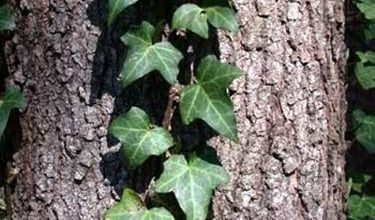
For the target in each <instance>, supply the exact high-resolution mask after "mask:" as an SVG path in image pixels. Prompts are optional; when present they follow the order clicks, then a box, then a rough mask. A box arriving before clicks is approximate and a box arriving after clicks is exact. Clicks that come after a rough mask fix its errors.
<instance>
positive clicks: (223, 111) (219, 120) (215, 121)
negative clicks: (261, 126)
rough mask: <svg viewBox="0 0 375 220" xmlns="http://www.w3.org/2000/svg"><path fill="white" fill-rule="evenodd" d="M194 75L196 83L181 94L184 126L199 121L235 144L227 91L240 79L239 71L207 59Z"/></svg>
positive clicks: (234, 132) (235, 129) (231, 107)
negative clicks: (236, 79)
mask: <svg viewBox="0 0 375 220" xmlns="http://www.w3.org/2000/svg"><path fill="white" fill-rule="evenodd" d="M197 72H198V74H197V83H196V84H195V85H189V86H187V87H185V88H184V89H183V90H182V94H181V102H180V112H181V117H182V120H183V122H184V123H185V124H189V123H190V122H192V121H194V120H195V119H202V120H203V121H205V122H206V123H207V124H208V125H210V126H211V127H212V128H213V129H214V130H215V131H217V132H218V133H219V134H221V135H223V136H224V137H227V138H229V139H231V140H233V141H237V140H238V138H237V128H236V118H235V116H234V113H233V105H232V102H231V100H230V98H229V96H228V94H227V91H226V90H227V87H228V86H229V85H230V83H231V82H232V80H234V79H235V78H237V77H239V76H241V74H242V72H241V70H240V69H238V68H236V67H234V66H232V65H228V64H223V63H221V62H220V61H218V60H217V59H216V57H215V56H212V55H210V56H207V57H206V58H204V59H203V60H202V62H201V63H200V65H199V67H198V70H197Z"/></svg>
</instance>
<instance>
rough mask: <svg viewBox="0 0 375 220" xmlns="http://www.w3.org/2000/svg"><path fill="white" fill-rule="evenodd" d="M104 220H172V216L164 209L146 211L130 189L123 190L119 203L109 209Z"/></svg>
mask: <svg viewBox="0 0 375 220" xmlns="http://www.w3.org/2000/svg"><path fill="white" fill-rule="evenodd" d="M105 219H106V220H125V219H129V220H174V218H173V216H172V214H171V213H170V212H168V210H166V209H165V208H152V209H150V210H148V209H147V208H146V207H145V205H144V203H143V201H142V200H141V198H139V196H138V194H137V193H136V192H134V191H133V190H131V189H125V190H124V192H123V194H122V197H121V200H120V202H119V203H117V204H116V205H114V206H113V207H112V208H110V209H109V210H108V211H107V212H106V214H105Z"/></svg>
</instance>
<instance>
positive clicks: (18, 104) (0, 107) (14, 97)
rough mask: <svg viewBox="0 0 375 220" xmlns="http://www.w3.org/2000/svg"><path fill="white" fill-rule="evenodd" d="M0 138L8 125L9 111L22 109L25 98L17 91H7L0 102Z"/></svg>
mask: <svg viewBox="0 0 375 220" xmlns="http://www.w3.org/2000/svg"><path fill="white" fill-rule="evenodd" d="M0 103H1V104H0V137H1V136H2V135H3V133H4V130H5V127H6V125H7V123H8V118H9V115H10V111H11V110H12V109H15V108H22V107H23V105H24V103H25V98H24V97H23V95H22V93H21V91H20V90H18V89H8V90H6V91H5V94H4V97H3V99H2V100H1V102H0Z"/></svg>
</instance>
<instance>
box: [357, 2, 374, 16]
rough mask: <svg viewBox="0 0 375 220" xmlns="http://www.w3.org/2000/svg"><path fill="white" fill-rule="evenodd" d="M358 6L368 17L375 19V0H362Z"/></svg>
mask: <svg viewBox="0 0 375 220" xmlns="http://www.w3.org/2000/svg"><path fill="white" fill-rule="evenodd" d="M357 7H358V8H359V10H360V11H361V12H362V13H363V14H364V15H365V17H366V18H367V19H369V20H372V19H375V0H360V1H359V2H358V3H357Z"/></svg>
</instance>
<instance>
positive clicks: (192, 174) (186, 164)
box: [156, 155, 229, 220]
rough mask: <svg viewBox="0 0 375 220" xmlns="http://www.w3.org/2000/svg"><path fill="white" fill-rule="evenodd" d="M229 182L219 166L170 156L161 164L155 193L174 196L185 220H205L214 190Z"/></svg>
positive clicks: (194, 156)
mask: <svg viewBox="0 0 375 220" xmlns="http://www.w3.org/2000/svg"><path fill="white" fill-rule="evenodd" d="M228 181H229V176H228V174H227V173H226V172H225V170H224V169H223V168H222V167H220V166H218V165H214V164H210V163H208V162H206V161H204V160H202V159H201V158H199V157H198V156H196V155H191V156H190V158H189V160H188V161H186V159H185V157H184V156H182V155H173V156H171V157H170V158H169V159H168V160H167V161H166V162H164V171H163V173H162V175H161V177H160V179H159V180H158V181H157V182H156V192H159V193H168V192H173V193H174V194H175V196H176V198H177V201H178V203H179V205H180V207H181V208H182V210H183V211H184V213H185V214H186V217H187V220H204V219H206V216H207V212H208V206H209V204H210V200H211V196H212V193H213V190H214V189H215V188H216V187H218V186H220V185H223V184H225V183H227V182H228Z"/></svg>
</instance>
